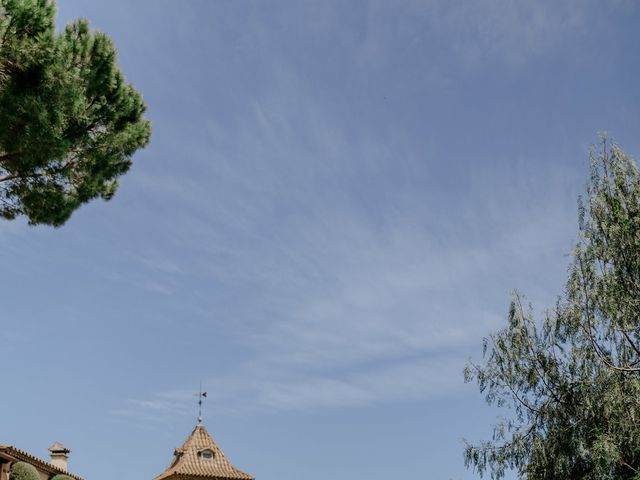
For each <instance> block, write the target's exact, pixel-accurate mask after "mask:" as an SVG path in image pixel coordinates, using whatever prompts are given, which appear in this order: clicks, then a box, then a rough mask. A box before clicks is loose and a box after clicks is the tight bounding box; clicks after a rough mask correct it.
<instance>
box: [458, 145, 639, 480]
mask: <svg viewBox="0 0 640 480" xmlns="http://www.w3.org/2000/svg"><path fill="white" fill-rule="evenodd" d="M603 144H604V148H603V152H602V154H600V155H596V154H592V169H591V181H590V185H589V187H588V190H587V201H586V204H585V205H582V203H581V205H580V208H579V211H580V215H579V217H580V219H579V226H580V241H579V243H578V245H577V246H576V247H575V250H574V252H573V262H572V264H571V267H570V269H569V275H568V280H567V285H566V289H565V292H564V295H563V296H562V297H561V298H560V299H559V301H558V304H557V305H556V307H555V309H553V310H552V311H550V312H548V313H547V314H546V317H545V318H544V320H543V321H542V322H541V323H539V322H536V321H535V320H534V319H533V317H532V313H531V309H530V307H529V308H524V307H523V300H522V297H521V296H520V295H519V294H518V293H515V294H514V298H513V301H512V303H511V307H510V309H509V315H508V319H509V322H508V325H507V326H506V327H505V328H504V329H502V330H500V331H498V332H496V333H494V334H492V335H491V336H490V337H489V338H488V339H485V361H484V364H483V365H469V366H468V367H467V369H466V371H465V378H466V380H467V381H471V380H475V381H476V382H477V383H478V386H479V387H480V390H481V392H483V393H484V394H485V396H486V400H487V402H488V403H490V404H495V405H498V406H500V407H503V406H504V407H508V408H509V409H510V412H511V416H510V417H509V418H508V419H505V420H504V421H502V423H500V424H499V425H497V426H496V427H494V434H493V438H492V439H491V440H490V441H486V442H482V443H480V444H479V445H467V448H466V452H465V459H466V463H467V465H471V466H473V467H474V468H475V469H477V471H478V472H480V474H481V475H482V474H486V473H490V474H491V477H492V478H496V479H497V478H502V477H503V476H504V472H505V469H508V468H513V469H515V470H516V471H518V473H519V474H520V475H521V476H522V477H523V478H527V479H529V480H534V479H558V478H571V479H593V480H596V479H597V480H604V479H640V475H639V473H640V172H639V171H638V169H637V167H636V166H635V164H634V163H633V161H632V160H631V159H629V157H628V156H627V155H625V154H624V153H623V152H622V151H621V150H620V149H619V148H618V147H617V146H613V147H612V148H610V149H608V148H607V147H606V142H605V141H603Z"/></svg>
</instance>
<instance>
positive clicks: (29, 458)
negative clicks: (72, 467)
mask: <svg viewBox="0 0 640 480" xmlns="http://www.w3.org/2000/svg"><path fill="white" fill-rule="evenodd" d="M0 456H2V457H10V458H13V459H16V460H19V461H21V462H26V463H30V464H31V465H34V466H36V467H39V468H40V469H41V470H43V471H45V472H47V473H49V474H51V475H56V474H58V473H61V474H64V475H68V476H69V477H71V478H74V479H75V480H83V479H82V477H79V476H78V475H75V474H73V473H71V472H68V471H66V470H64V469H62V468H59V467H56V466H55V465H53V464H51V463H49V462H45V461H44V460H42V459H40V458H38V457H36V456H35V455H31V454H30V453H27V452H25V451H24V450H21V449H19V448H16V447H14V446H12V445H0Z"/></svg>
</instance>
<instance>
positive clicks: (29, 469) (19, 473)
mask: <svg viewBox="0 0 640 480" xmlns="http://www.w3.org/2000/svg"><path fill="white" fill-rule="evenodd" d="M11 480H40V476H39V475H38V471H37V470H36V467H34V466H33V465H29V464H28V463H25V462H16V463H14V464H13V465H11Z"/></svg>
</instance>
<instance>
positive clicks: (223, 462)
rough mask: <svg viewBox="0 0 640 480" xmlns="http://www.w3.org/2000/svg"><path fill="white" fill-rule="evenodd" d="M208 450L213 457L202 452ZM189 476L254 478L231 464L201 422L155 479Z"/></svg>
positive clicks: (162, 479)
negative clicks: (169, 463)
mask: <svg viewBox="0 0 640 480" xmlns="http://www.w3.org/2000/svg"><path fill="white" fill-rule="evenodd" d="M207 450H209V451H211V452H212V453H213V458H204V457H203V456H202V452H205V451H207ZM189 477H207V478H209V479H225V480H226V479H242V480H253V477H252V476H251V475H249V474H247V473H244V472H242V471H240V470H238V469H237V468H235V467H234V466H233V465H231V463H230V462H229V460H227V457H225V455H224V453H223V452H222V450H220V448H219V447H218V445H216V442H214V441H213V438H211V435H209V432H207V429H206V428H204V425H201V424H199V425H196V427H195V428H194V429H193V432H191V435H189V438H187V440H186V441H185V442H184V445H182V448H176V451H175V453H174V458H173V462H172V463H171V465H170V466H169V468H167V469H166V470H165V471H164V472H162V473H161V474H160V475H158V476H157V477H155V478H154V479H153V480H164V479H170V478H181V479H185V478H189Z"/></svg>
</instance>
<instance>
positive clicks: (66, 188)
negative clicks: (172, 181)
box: [0, 0, 151, 226]
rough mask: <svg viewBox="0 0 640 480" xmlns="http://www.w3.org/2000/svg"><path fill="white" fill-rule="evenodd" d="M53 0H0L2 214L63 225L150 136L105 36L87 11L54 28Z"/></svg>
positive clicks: (106, 188)
mask: <svg viewBox="0 0 640 480" xmlns="http://www.w3.org/2000/svg"><path fill="white" fill-rule="evenodd" d="M54 14H55V4H54V2H53V1H51V0H0V39H1V40H0V41H1V43H0V215H2V216H3V217H5V218H8V219H12V218H15V217H16V216H18V215H26V216H27V217H28V219H29V222H30V223H31V224H38V223H43V224H49V225H55V226H59V225H62V224H63V223H64V222H65V221H66V220H67V219H68V218H69V217H70V215H71V214H72V213H73V211H74V210H76V209H77V208H78V207H79V206H80V205H82V204H83V203H86V202H88V201H89V200H91V199H93V198H96V197H101V198H103V199H105V200H108V199H110V198H111V197H112V196H113V194H114V193H115V190H116V188H117V177H119V176H120V175H122V174H124V173H125V172H127V170H128V169H129V167H130V166H131V156H132V155H133V153H134V152H135V151H136V150H138V149H139V148H141V147H144V146H145V145H146V144H147V143H148V141H149V137H150V133H151V129H150V124H149V122H148V121H147V120H145V119H144V118H143V113H144V111H145V108H146V106H145V104H144V102H143V101H142V97H141V96H140V94H139V93H138V92H136V90H134V89H133V87H131V86H130V85H128V84H126V83H125V81H124V78H123V76H122V73H121V72H120V70H119V68H118V66H117V63H116V51H115V47H114V46H113V43H112V42H111V40H110V39H109V38H108V37H107V36H106V35H104V34H102V33H100V32H92V31H91V30H89V26H88V24H87V22H86V21H85V20H77V21H75V22H74V23H72V24H70V25H67V27H66V28H65V30H64V32H62V33H61V34H60V35H56V34H55V22H54Z"/></svg>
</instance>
